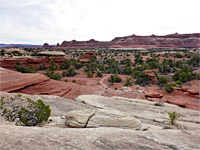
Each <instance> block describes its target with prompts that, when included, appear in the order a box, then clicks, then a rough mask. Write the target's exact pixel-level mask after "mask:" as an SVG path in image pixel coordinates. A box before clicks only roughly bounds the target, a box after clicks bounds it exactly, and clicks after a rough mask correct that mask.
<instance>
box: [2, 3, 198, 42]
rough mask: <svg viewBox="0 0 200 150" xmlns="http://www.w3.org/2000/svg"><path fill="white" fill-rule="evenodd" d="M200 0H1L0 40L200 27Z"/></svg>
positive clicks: (184, 30)
mask: <svg viewBox="0 0 200 150" xmlns="http://www.w3.org/2000/svg"><path fill="white" fill-rule="evenodd" d="M199 15H200V0H0V43H7V44H9V43H26V44H27V43H29V44H43V43H44V42H47V43H49V44H56V43H61V42H62V41H63V40H67V41H69V40H73V39H76V40H81V41H83V40H89V39H95V40H100V41H107V40H112V39H113V38H115V37H119V36H128V35H132V34H136V35H151V34H157V35H165V34H171V33H175V32H178V33H197V32H198V33H199V32H200V19H199V18H200V17H199Z"/></svg>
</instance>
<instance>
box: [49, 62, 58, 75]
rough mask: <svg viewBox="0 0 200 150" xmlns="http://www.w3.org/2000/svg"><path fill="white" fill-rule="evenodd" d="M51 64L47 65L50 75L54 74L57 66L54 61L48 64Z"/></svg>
mask: <svg viewBox="0 0 200 150" xmlns="http://www.w3.org/2000/svg"><path fill="white" fill-rule="evenodd" d="M50 63H51V64H50V65H49V70H50V71H51V73H54V71H55V70H56V69H58V66H57V65H56V63H55V61H54V60H51V62H50Z"/></svg>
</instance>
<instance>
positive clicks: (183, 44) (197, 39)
mask: <svg viewBox="0 0 200 150" xmlns="http://www.w3.org/2000/svg"><path fill="white" fill-rule="evenodd" d="M43 47H44V48H50V47H51V48H53V49H59V48H65V49H79V48H89V49H91V48H122V49H123V48H200V33H193V34H178V33H175V34H169V35H164V36H157V35H154V34H152V35H150V36H138V35H135V34H133V35H131V36H124V37H116V38H114V39H113V40H111V41H104V42H102V41H96V40H94V39H91V40H89V41H76V40H72V41H63V42H62V43H61V44H57V46H49V44H47V43H45V44H44V45H43Z"/></svg>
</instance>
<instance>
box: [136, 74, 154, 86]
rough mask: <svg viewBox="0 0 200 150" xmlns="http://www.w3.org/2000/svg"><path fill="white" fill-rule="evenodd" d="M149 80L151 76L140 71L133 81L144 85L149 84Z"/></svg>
mask: <svg viewBox="0 0 200 150" xmlns="http://www.w3.org/2000/svg"><path fill="white" fill-rule="evenodd" d="M150 80H151V77H150V76H149V75H148V74H146V73H144V72H140V73H139V74H138V76H137V80H136V81H135V84H139V85H141V86H145V85H148V84H149V82H150Z"/></svg>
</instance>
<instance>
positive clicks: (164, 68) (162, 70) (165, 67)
mask: <svg viewBox="0 0 200 150" xmlns="http://www.w3.org/2000/svg"><path fill="white" fill-rule="evenodd" d="M158 70H159V72H160V73H164V74H167V73H169V72H171V68H170V66H169V65H168V64H167V63H166V62H163V63H161V64H159V66H158Z"/></svg>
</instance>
